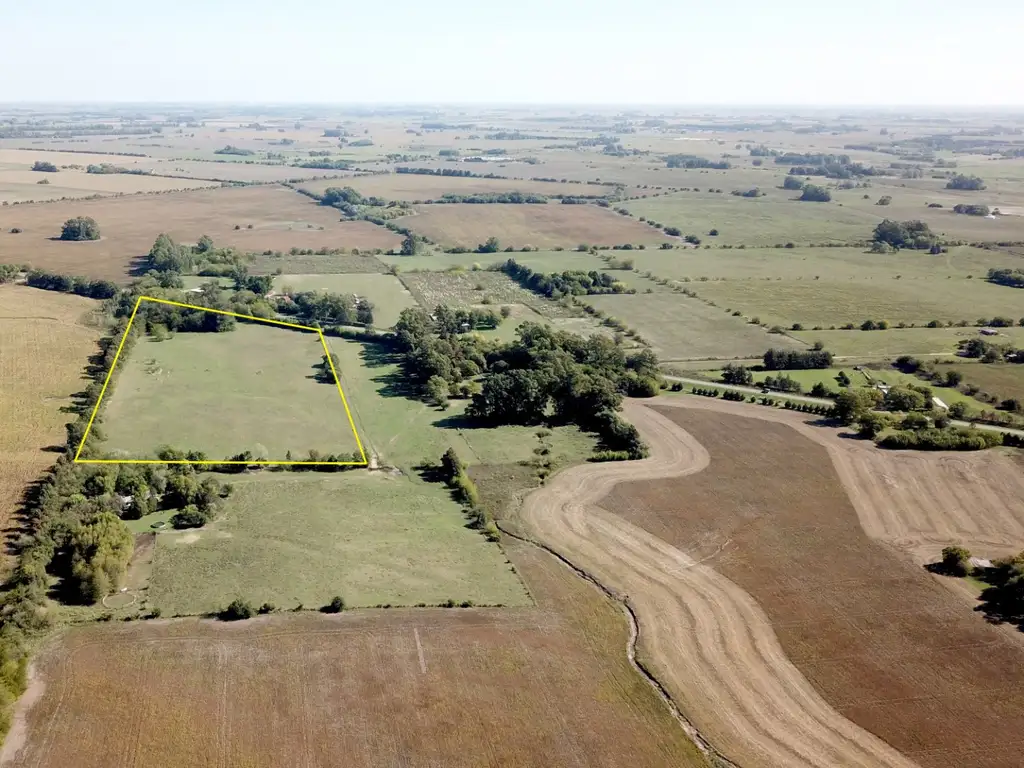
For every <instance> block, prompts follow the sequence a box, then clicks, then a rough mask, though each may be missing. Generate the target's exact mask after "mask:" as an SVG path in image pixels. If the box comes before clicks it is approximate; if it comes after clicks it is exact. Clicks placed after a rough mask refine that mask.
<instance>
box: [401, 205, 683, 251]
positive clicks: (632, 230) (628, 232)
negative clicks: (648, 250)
mask: <svg viewBox="0 0 1024 768" xmlns="http://www.w3.org/2000/svg"><path fill="white" fill-rule="evenodd" d="M415 210H416V215H414V216H403V217H402V218H400V219H398V220H397V221H398V223H399V224H401V225H402V226H406V227H409V229H411V230H412V231H413V232H416V233H417V234H420V235H425V236H427V237H429V238H430V239H431V240H433V241H435V242H437V243H441V244H442V245H445V246H459V245H461V246H464V247H466V248H471V249H472V248H476V247H477V245H479V244H480V243H483V242H484V241H485V240H487V238H489V237H491V236H494V237H497V238H498V240H499V241H500V242H501V245H502V247H506V246H510V245H511V246H512V247H514V248H522V247H523V246H525V245H530V246H533V247H535V248H541V249H550V248H553V247H555V246H558V245H560V246H562V247H565V248H572V247H575V246H576V245H578V244H580V243H588V244H591V245H618V244H621V243H633V244H639V243H646V244H647V245H655V244H659V243H662V242H665V241H666V240H671V239H672V238H670V237H668V236H667V235H664V234H662V233H661V232H659V231H658V230H656V229H654V228H653V227H649V226H647V225H646V224H641V223H640V222H638V221H636V220H635V219H630V218H628V217H625V216H620V215H618V214H617V213H614V212H612V211H610V210H608V209H606V208H599V207H597V206H596V205H561V204H558V203H549V204H548V205H500V204H494V205H469V204H459V205H424V206H417V207H416V209H415ZM492 255H493V254H481V256H483V257H484V258H487V257H489V256H492ZM498 258H500V257H498Z"/></svg>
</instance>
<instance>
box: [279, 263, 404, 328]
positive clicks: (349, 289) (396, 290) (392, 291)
mask: <svg viewBox="0 0 1024 768" xmlns="http://www.w3.org/2000/svg"><path fill="white" fill-rule="evenodd" d="M274 285H275V287H276V289H277V290H294V291H329V292H331V293H354V294H356V295H357V296H359V297H360V298H361V299H369V300H370V302H372V303H373V323H374V325H375V326H377V327H378V328H390V327H391V326H392V325H394V324H395V323H396V322H397V321H398V314H399V313H400V312H401V311H402V310H403V309H406V308H407V307H415V306H416V299H414V298H413V297H412V294H410V293H409V291H408V290H407V289H406V288H405V286H403V285H402V283H401V282H399V280H398V278H397V277H395V276H393V275H381V274H372V273H366V274H346V275H317V274H312V275H280V276H279V277H277V278H275V279H274Z"/></svg>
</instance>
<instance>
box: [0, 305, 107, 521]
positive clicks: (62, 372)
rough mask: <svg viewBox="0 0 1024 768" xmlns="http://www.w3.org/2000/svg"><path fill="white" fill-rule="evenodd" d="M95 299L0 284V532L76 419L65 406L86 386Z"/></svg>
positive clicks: (92, 348) (93, 347)
mask: <svg viewBox="0 0 1024 768" xmlns="http://www.w3.org/2000/svg"><path fill="white" fill-rule="evenodd" d="M97 307H98V304H97V303H96V302H94V301H92V300H90V299H85V298H82V297H80V296H72V295H68V294H63V293H53V292H51V291H40V290H36V289H35V288H26V287H23V286H16V285H0V392H2V393H3V396H2V397H0V422H2V423H3V429H0V527H2V528H4V529H6V528H7V525H8V523H9V521H10V518H11V515H12V514H13V512H14V510H15V509H16V508H17V506H18V505H19V504H20V503H21V497H22V493H23V492H24V490H25V487H26V486H27V485H28V483H30V482H32V481H33V480H36V479H38V478H39V476H40V475H42V473H43V472H44V471H45V470H46V468H47V467H49V466H50V465H51V464H53V462H54V461H55V460H56V458H57V455H56V454H55V453H50V452H48V451H45V450H44V449H45V448H47V447H50V446H62V445H63V443H64V440H65V433H64V425H65V424H67V423H68V422H69V421H71V420H72V418H73V417H72V416H71V415H70V414H67V413H62V412H61V408H62V407H65V406H69V405H71V395H72V394H73V393H75V392H80V391H81V390H83V389H84V388H85V385H86V384H87V382H86V381H85V380H84V378H83V376H84V374H83V371H84V369H85V366H86V364H87V362H88V358H89V356H90V355H92V354H94V353H96V352H97V351H98V350H97V348H96V341H97V339H98V338H99V336H100V328H99V326H98V325H93V324H92V323H91V322H89V319H88V318H89V316H90V314H91V312H92V311H93V310H95V309H96V308H97Z"/></svg>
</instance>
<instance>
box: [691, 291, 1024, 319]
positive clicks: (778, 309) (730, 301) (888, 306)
mask: <svg viewBox="0 0 1024 768" xmlns="http://www.w3.org/2000/svg"><path fill="white" fill-rule="evenodd" d="M691 288H692V289H693V290H694V291H695V292H696V293H697V294H698V295H699V296H700V297H701V298H704V299H708V300H710V301H715V302H717V303H718V305H719V306H721V307H732V308H733V309H738V310H740V311H742V312H743V314H745V315H747V316H748V317H749V316H756V317H759V318H760V319H761V321H762V322H764V323H768V324H770V325H774V324H779V325H782V326H783V327H787V328H788V327H789V326H790V325H791V324H792V323H802V324H803V326H804V327H805V328H808V327H811V326H814V325H821V326H822V327H824V328H829V327H830V326H832V325H843V324H845V323H855V324H856V325H860V323H862V322H863V321H864V320H868V319H873V320H886V321H888V323H889V324H890V325H895V324H896V323H898V322H905V323H908V324H909V323H916V324H917V325H926V324H927V323H929V322H931V321H932V320H938V321H940V322H947V321H953V322H959V321H961V320H967V321H968V322H970V323H972V324H973V323H974V322H975V321H977V320H978V318H979V317H982V316H984V317H985V318H991V317H993V316H995V315H1002V316H1006V317H1013V318H1016V317H1018V316H1019V315H1020V313H1021V311H1022V309H1024V302H1022V298H1021V297H1020V296H1018V295H1017V294H1016V293H1015V292H1014V291H1015V290H1016V289H1013V288H1005V287H1003V286H998V285H992V284H991V283H987V282H984V281H982V280H936V281H930V282H928V283H925V282H923V281H908V282H904V281H902V280H886V281H872V282H854V281H848V282H843V283H831V282H825V281H808V280H804V281H801V282H795V281H789V282H779V281H756V280H747V281H734V280H728V281H718V282H707V283H697V284H695V285H693V284H691Z"/></svg>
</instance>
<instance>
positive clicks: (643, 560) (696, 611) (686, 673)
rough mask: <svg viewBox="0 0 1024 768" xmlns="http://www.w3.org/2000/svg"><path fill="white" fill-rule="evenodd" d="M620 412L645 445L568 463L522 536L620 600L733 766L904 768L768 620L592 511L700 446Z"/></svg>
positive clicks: (703, 569) (740, 596) (659, 547)
mask: <svg viewBox="0 0 1024 768" xmlns="http://www.w3.org/2000/svg"><path fill="white" fill-rule="evenodd" d="M624 409H625V415H626V417H627V418H628V419H629V421H631V422H632V423H633V424H635V425H636V427H637V428H638V429H639V430H640V433H641V434H642V435H643V437H644V439H645V440H646V441H647V442H648V444H649V445H650V447H651V457H650V458H648V459H644V460H643V461H630V462H609V463H603V464H588V465H584V466H579V467H573V468H572V469H568V470H566V471H564V472H562V473H560V474H558V475H557V476H556V477H555V478H554V479H553V480H552V481H551V482H550V483H549V484H548V485H546V486H544V487H543V488H541V489H539V490H537V491H535V492H534V493H532V494H530V495H529V496H528V497H527V498H526V500H525V502H524V504H523V507H522V509H521V511H520V515H521V518H522V524H523V527H524V528H525V529H526V530H527V531H528V532H529V534H530V535H531V536H532V537H534V538H536V539H538V540H539V541H541V542H543V543H544V544H545V545H547V546H548V547H550V548H552V549H553V550H555V551H557V552H558V553H559V554H561V555H562V556H563V557H565V558H566V559H567V560H569V561H570V562H572V563H574V564H575V565H576V566H577V567H579V568H581V569H583V570H584V571H586V572H587V573H589V574H591V575H592V576H593V577H594V578H596V579H597V580H598V581H600V582H601V583H602V584H604V585H606V586H607V587H608V588H609V589H611V590H613V591H615V592H616V593H618V594H620V595H628V601H629V604H630V606H631V607H632V609H633V610H634V612H635V614H636V617H637V621H638V624H639V627H640V651H641V652H642V653H643V654H644V656H645V657H646V659H647V660H648V662H649V667H650V668H651V670H652V672H653V673H654V674H655V675H656V676H657V678H658V679H659V681H660V682H661V683H662V684H663V685H664V686H665V688H666V690H668V691H669V692H670V693H671V695H672V697H673V698H674V699H675V701H676V702H677V703H678V705H679V706H680V709H681V710H682V711H683V712H684V713H685V714H686V716H687V718H688V719H689V720H690V721H691V722H692V723H693V724H694V725H695V726H696V727H697V729H698V730H699V731H700V732H701V733H702V735H703V736H704V737H705V738H706V739H707V740H708V741H709V742H710V743H711V744H712V745H714V746H715V748H716V749H717V750H719V751H721V752H722V753H723V754H724V755H726V756H727V757H728V758H730V759H731V760H733V761H735V762H736V763H737V764H738V765H741V766H744V768H754V767H755V766H765V767H766V768H767V767H768V766H771V768H835V766H844V768H854V767H857V768H868V767H871V768H912V767H913V766H915V763H913V762H912V761H910V760H908V759H907V758H905V757H904V756H902V755H901V754H899V753H898V752H896V751H895V750H894V749H893V748H892V747H890V746H889V745H887V744H886V743H885V742H883V741H881V740H880V739H878V738H877V737H875V736H874V735H872V734H870V733H868V732H867V731H865V730H863V729H861V728H860V727H858V726H856V725H854V724H853V723H851V722H850V721H849V720H847V719H846V718H844V717H842V716H841V715H840V714H839V713H837V712H836V711H835V710H834V709H832V708H831V707H830V706H829V705H828V704H827V702H825V701H824V699H822V698H821V696H819V695H818V693H817V692H816V691H815V690H814V688H813V687H812V686H811V685H810V683H809V682H808V681H807V680H806V679H805V678H804V677H803V675H801V674H800V672H799V671H798V670H797V669H796V667H794V666H793V665H792V664H791V663H790V661H789V660H788V659H787V658H786V655H785V654H784V653H783V651H782V648H781V646H780V645H779V642H778V640H777V638H776V637H775V633H774V631H773V630H772V627H771V625H770V624H769V622H768V618H767V617H766V616H765V614H764V612H763V611H762V610H761V609H760V607H759V606H758V605H757V603H756V602H755V601H754V600H753V599H752V598H751V597H750V596H749V595H748V594H747V593H746V592H744V591H743V590H742V589H740V588H739V587H738V586H737V585H735V584H733V583H732V582H731V581H729V580H728V579H726V578H724V577H723V576H721V575H720V574H719V573H717V572H716V571H715V570H713V569H712V568H711V567H709V566H708V565H705V564H704V563H702V562H697V561H695V560H693V559H692V558H691V557H689V556H688V555H686V554H685V553H683V552H682V551H680V550H678V549H676V548H674V547H672V546H670V545H668V544H666V543H665V542H663V541H661V540H660V539H658V538H657V537H655V536H652V535H650V534H649V533H647V532H646V531H644V530H643V529H641V528H639V527H637V526H635V525H633V524H631V523H629V522H627V521H626V520H624V519H623V518H621V517H619V516H617V515H614V514H611V513H610V512H607V511H606V510H603V509H601V508H600V507H599V506H597V504H598V503H599V501H600V500H601V499H602V498H603V497H604V496H605V495H606V494H607V493H608V492H609V491H610V490H611V488H612V487H613V486H614V485H615V484H616V483H618V482H622V481H629V480H650V479H655V478H661V477H675V476H682V475H688V474H693V473H696V472H700V471H701V470H703V469H704V468H705V467H706V466H707V465H708V463H709V462H710V457H709V455H708V453H707V451H706V450H705V449H704V448H703V446H701V445H700V444H699V443H698V442H697V441H696V440H694V438H693V437H692V436H691V435H690V434H689V433H687V432H686V431H685V430H683V429H682V428H681V427H679V426H677V425H676V424H674V423H673V422H672V421H671V420H669V419H667V418H665V417H664V416H661V415H660V414H658V413H655V412H654V411H652V410H651V409H649V408H647V407H646V406H643V405H640V404H639V403H636V402H629V403H627V404H626V405H625V408H624Z"/></svg>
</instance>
